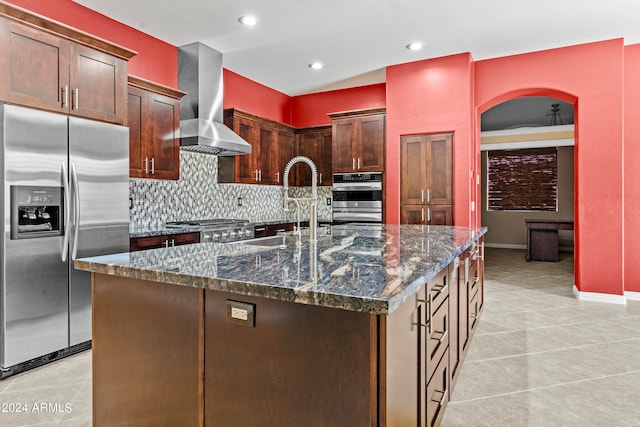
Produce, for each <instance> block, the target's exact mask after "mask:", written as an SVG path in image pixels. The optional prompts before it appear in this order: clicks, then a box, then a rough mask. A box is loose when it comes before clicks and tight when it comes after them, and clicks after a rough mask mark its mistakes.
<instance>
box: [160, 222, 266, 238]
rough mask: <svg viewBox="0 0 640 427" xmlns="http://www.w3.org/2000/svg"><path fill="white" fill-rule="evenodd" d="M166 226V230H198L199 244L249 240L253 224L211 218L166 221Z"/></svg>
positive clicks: (252, 234) (251, 235)
mask: <svg viewBox="0 0 640 427" xmlns="http://www.w3.org/2000/svg"><path fill="white" fill-rule="evenodd" d="M166 226H167V227H168V228H178V227H180V228H182V227H193V228H199V229H200V241H201V242H232V241H236V240H244V239H251V238H253V236H254V229H253V224H251V223H249V221H248V220H246V219H227V218H211V219H197V220H188V221H168V222H167V224H166Z"/></svg>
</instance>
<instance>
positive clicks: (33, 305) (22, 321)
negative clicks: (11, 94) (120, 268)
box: [0, 104, 129, 377]
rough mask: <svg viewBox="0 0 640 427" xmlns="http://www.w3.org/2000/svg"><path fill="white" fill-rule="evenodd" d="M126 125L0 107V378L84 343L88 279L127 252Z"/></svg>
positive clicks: (87, 326) (87, 337) (87, 329)
mask: <svg viewBox="0 0 640 427" xmlns="http://www.w3.org/2000/svg"><path fill="white" fill-rule="evenodd" d="M128 131H129V130H128V128H126V127H123V126H117V125H112V124H107V123H102V122H96V121H92V120H85V119H81V118H77V117H69V116H65V115H60V114H54V113H48V112H43V111H39V110H33V109H28V108H23V107H17V106H13V105H6V104H0V141H1V151H0V168H1V172H2V189H1V194H0V195H1V196H2V208H1V209H2V211H1V212H0V213H1V218H2V229H1V230H0V231H1V235H2V245H1V251H2V253H1V257H0V258H1V262H0V280H1V292H0V298H1V309H2V313H1V317H2V319H1V330H0V334H1V343H0V346H1V352H0V353H1V354H0V357H1V360H0V369H1V372H0V376H2V377H5V376H8V375H11V374H13V373H17V372H20V371H23V370H25V369H29V368H31V367H34V366H38V365H40V364H42V363H46V362H47V361H50V360H54V359H57V358H60V357H64V356H66V355H68V354H71V353H73V352H76V351H79V350H82V349H84V348H88V347H90V345H91V344H90V340H91V276H90V274H89V273H88V272H84V271H78V270H76V269H74V268H73V261H74V260H75V259H76V258H82V257H88V256H95V255H104V254H109V253H116V252H124V251H128V248H129V206H128V203H129V137H128V135H129V134H128Z"/></svg>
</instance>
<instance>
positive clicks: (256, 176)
mask: <svg viewBox="0 0 640 427" xmlns="http://www.w3.org/2000/svg"><path fill="white" fill-rule="evenodd" d="M256 182H258V169H256Z"/></svg>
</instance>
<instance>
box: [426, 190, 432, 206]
mask: <svg viewBox="0 0 640 427" xmlns="http://www.w3.org/2000/svg"><path fill="white" fill-rule="evenodd" d="M427 203H431V189H430V188H427Z"/></svg>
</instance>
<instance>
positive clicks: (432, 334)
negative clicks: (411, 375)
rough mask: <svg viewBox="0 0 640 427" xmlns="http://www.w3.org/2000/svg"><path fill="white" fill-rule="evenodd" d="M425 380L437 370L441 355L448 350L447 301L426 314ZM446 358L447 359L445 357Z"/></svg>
mask: <svg viewBox="0 0 640 427" xmlns="http://www.w3.org/2000/svg"><path fill="white" fill-rule="evenodd" d="M426 325H427V326H426V330H427V339H426V347H427V348H426V355H427V361H426V363H427V369H426V370H427V380H430V379H431V378H432V376H433V375H434V373H435V371H436V370H437V368H436V366H437V365H438V361H439V360H440V359H441V358H442V355H443V354H444V353H445V352H446V351H447V349H448V348H449V300H448V299H446V300H445V301H444V302H443V303H442V304H441V305H440V307H438V309H437V310H436V311H435V312H433V313H430V312H429V313H427V322H426ZM447 358H448V357H447Z"/></svg>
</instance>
